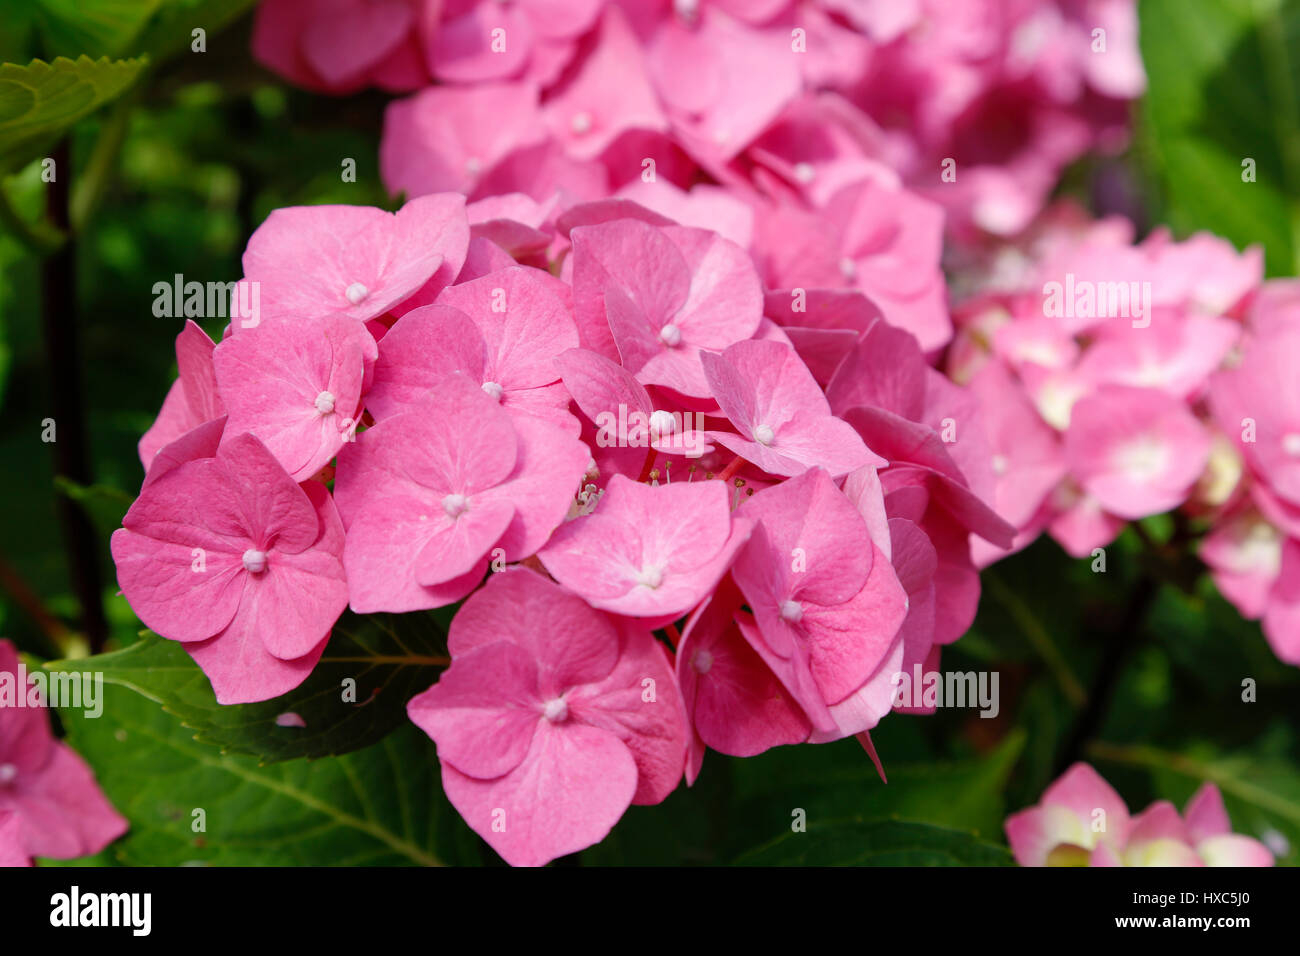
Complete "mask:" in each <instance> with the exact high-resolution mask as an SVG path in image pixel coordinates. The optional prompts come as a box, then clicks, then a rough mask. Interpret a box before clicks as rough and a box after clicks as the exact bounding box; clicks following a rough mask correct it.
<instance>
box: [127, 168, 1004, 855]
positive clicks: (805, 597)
mask: <svg viewBox="0 0 1300 956" xmlns="http://www.w3.org/2000/svg"><path fill="white" fill-rule="evenodd" d="M535 212H536V204H535V203H533V202H532V201H531V200H527V199H525V198H522V197H503V198H501V199H500V200H497V201H485V202H479V203H471V204H469V205H468V206H466V205H465V203H464V201H463V199H462V198H461V197H460V196H459V195H454V194H445V193H440V194H432V195H428V196H424V197H420V198H418V199H414V200H412V201H410V202H409V203H407V204H406V205H405V206H404V207H403V208H402V209H401V210H400V211H398V212H397V213H396V214H392V213H386V212H382V211H380V210H375V209H365V208H358V207H350V206H314V207H296V208H289V209H280V210H277V211H276V212H274V213H272V215H271V216H270V217H269V218H268V219H267V220H266V222H265V223H264V224H263V225H262V226H261V227H260V228H259V229H258V230H257V232H256V233H255V234H254V235H253V237H252V239H251V240H250V241H249V244H248V249H247V251H246V253H245V256H244V271H245V278H244V281H245V282H250V283H254V282H255V283H257V284H258V286H259V289H260V303H261V306H260V313H259V315H258V316H257V317H256V320H255V321H253V320H251V319H249V318H245V317H241V316H236V317H235V318H233V319H232V321H231V323H230V325H229V327H228V328H227V329H226V334H225V336H224V337H223V338H222V340H221V341H220V342H218V343H216V344H215V345H214V344H213V343H212V342H211V341H210V340H209V339H208V338H207V337H206V336H205V335H204V334H203V332H202V331H201V330H200V329H199V328H198V327H197V326H196V325H193V324H192V323H191V324H190V325H188V326H187V327H186V329H185V330H184V331H183V332H182V333H181V334H180V336H178V339H177V360H178V365H179V367H180V377H179V378H178V380H177V382H176V384H175V385H174V386H173V388H172V391H171V393H170V394H169V395H168V398H167V400H166V402H165V403H164V406H163V410H162V413H161V414H160V416H159V419H158V421H157V423H156V424H155V425H154V427H153V428H152V429H151V430H150V431H149V433H148V434H147V435H146V436H145V437H144V439H143V440H142V441H141V458H142V460H143V461H144V463H145V466H146V469H147V476H146V478H145V482H144V486H143V487H142V489H141V492H140V496H139V498H138V499H137V500H136V502H135V503H134V504H133V505H132V507H131V509H130V510H129V512H128V513H127V515H126V518H125V520H124V522H123V524H124V527H123V528H122V529H121V530H119V531H118V532H116V534H115V535H114V536H113V542H112V546H113V556H114V559H115V561H116V563H117V569H118V581H119V584H120V585H121V588H122V591H123V593H124V594H125V596H126V598H127V600H128V601H129V602H130V604H131V606H132V608H134V610H135V611H136V613H137V614H139V616H140V618H141V620H142V621H143V622H144V623H145V624H146V625H147V626H149V627H150V628H151V629H153V630H154V631H156V632H158V633H159V634H161V635H163V636H164V637H168V638H171V639H173V640H176V641H180V642H182V643H183V645H184V647H185V649H186V651H187V652H188V653H189V654H190V655H191V656H192V657H193V658H194V659H195V661H197V662H198V664H199V665H200V666H201V667H202V668H203V670H204V672H205V673H206V674H207V676H208V678H209V679H210V680H211V682H212V686H213V688H214V690H215V692H216V695H217V699H218V700H219V701H221V702H222V703H242V702H250V701H258V700H265V699H268V698H271V697H275V696H278V695H280V694H283V693H285V692H287V691H288V690H290V689H292V688H293V687H296V686H297V685H298V684H300V683H301V682H302V681H303V680H304V679H305V678H306V677H307V676H308V674H309V673H310V672H311V670H312V668H313V667H314V665H315V663H316V662H317V660H319V658H320V655H321V653H322V651H323V649H324V647H325V645H326V643H327V641H328V638H329V633H330V630H331V628H332V626H333V624H334V622H335V621H336V620H337V618H338V617H339V615H340V614H341V613H342V612H343V610H344V608H345V607H348V606H350V607H351V608H352V609H353V610H354V611H356V612H359V613H368V612H412V611H423V610H428V609H433V608H439V607H444V606H447V605H451V604H456V603H458V602H461V601H464V604H463V606H462V607H461V608H460V609H459V610H458V612H457V613H456V615H455V618H454V620H453V622H452V625H451V631H450V640H449V648H450V651H451V656H452V663H451V666H450V668H449V669H448V670H447V671H446V673H445V675H444V676H443V677H442V678H441V679H440V680H439V681H438V683H437V684H435V685H434V686H433V687H432V688H431V689H430V690H429V691H427V692H426V693H424V694H422V695H420V696H419V697H417V698H416V699H415V700H413V701H412V702H411V705H410V713H411V717H412V719H414V720H415V721H416V723H418V724H419V725H420V726H421V727H423V728H424V729H425V730H426V731H427V732H428V733H429V735H430V736H431V737H433V739H434V740H435V741H437V743H438V751H439V758H440V760H441V761H442V764H443V777H444V784H445V786H446V790H447V793H448V796H449V797H450V799H451V800H452V802H453V803H454V804H455V805H456V806H457V808H458V809H459V810H460V811H461V813H462V814H463V815H464V817H465V819H466V820H467V821H468V822H469V824H470V825H471V826H472V827H474V829H476V830H477V831H478V832H479V833H481V834H482V835H483V836H484V838H485V839H487V840H488V842H489V843H491V844H492V845H493V846H494V847H496V849H497V850H498V851H499V852H500V853H501V854H502V855H503V856H504V857H505V858H506V859H507V860H509V861H510V862H513V863H525V864H538V863H544V862H546V861H547V860H550V859H552V858H554V857H556V856H559V855H562V854H564V853H569V852H572V851H575V850H577V849H580V848H582V847H584V846H587V845H590V844H591V843H593V842H595V841H597V840H599V839H601V838H602V837H603V836H604V834H605V833H606V832H607V831H608V830H609V828H610V827H611V826H612V825H613V824H614V822H615V821H616V820H617V819H618V817H619V816H620V815H621V814H622V812H623V811H624V810H625V809H626V808H627V806H628V805H629V804H630V803H654V802H658V801H660V800H662V799H663V798H664V797H665V796H666V795H667V794H668V793H669V792H671V791H672V790H673V788H674V787H675V786H676V785H677V783H678V781H679V780H680V779H681V777H682V776H683V774H685V775H686V777H687V780H688V781H693V780H694V779H695V776H696V774H698V773H699V771H700V766H701V762H702V760H703V757H704V751H705V748H706V747H713V748H714V749H715V750H719V751H721V752H724V753H729V754H737V755H752V754H757V753H759V752H761V751H763V750H765V749H767V748H769V747H772V746H775V745H778V744H789V743H797V742H802V741H813V742H821V741H828V740H835V739H839V738H843V737H847V736H853V735H859V734H862V735H865V733H866V732H867V731H868V730H870V729H871V728H872V727H874V726H875V725H876V723H877V722H878V721H879V720H880V719H881V718H882V717H883V716H884V715H885V714H886V713H888V712H889V710H890V709H891V708H892V706H893V705H894V703H895V691H896V687H895V685H894V683H893V681H892V677H893V675H894V674H895V673H897V672H899V671H900V670H904V669H906V668H911V667H912V666H913V664H924V665H925V666H927V667H929V668H933V667H934V666H936V661H937V655H938V653H939V648H940V647H941V646H942V645H943V644H946V643H949V642H951V641H953V640H956V639H957V638H958V637H960V636H961V634H962V633H964V632H965V630H966V629H967V627H968V626H969V625H970V623H971V620H972V618H973V616H974V613H975V608H976V604H977V602H978V599H979V578H978V575H977V572H976V569H975V566H974V565H973V563H972V561H971V556H970V546H969V539H970V536H971V535H972V534H973V535H977V536H980V537H982V538H984V539H986V540H988V541H990V542H992V543H993V544H995V545H998V546H1001V547H1007V546H1009V545H1010V543H1011V538H1012V534H1013V528H1012V527H1011V526H1010V525H1008V524H1007V523H1005V522H1004V521H1002V519H1000V518H999V517H998V516H997V515H996V514H995V513H994V512H993V510H992V509H991V508H990V507H989V506H988V504H986V503H985V497H986V496H987V494H988V491H989V489H991V487H992V482H993V469H992V464H991V456H990V454H989V450H988V444H987V442H986V440H985V439H984V438H983V436H982V434H981V431H980V424H979V414H978V410H977V409H976V408H975V406H974V400H973V398H972V396H971V395H970V394H969V393H968V392H967V391H966V390H964V389H962V388H959V387H957V386H954V385H953V384H952V383H950V382H949V381H948V380H947V379H946V378H944V377H943V375H941V374H940V373H939V372H937V371H935V370H934V369H933V368H932V367H931V366H930V365H929V364H927V362H926V360H925V357H924V354H923V352H922V350H921V347H920V345H919V344H918V343H917V342H916V340H915V338H914V337H913V336H912V335H910V334H909V333H908V332H905V331H903V330H901V329H898V328H895V327H893V326H891V325H889V324H887V323H886V322H885V321H884V320H883V319H881V318H880V316H879V314H878V311H877V310H875V309H874V308H873V307H872V305H871V303H870V302H869V300H867V299H866V298H865V297H864V296H862V295H861V294H860V293H844V292H825V293H809V294H808V295H807V296H805V295H804V294H803V293H802V292H800V293H796V294H791V293H787V292H772V291H766V292H765V290H764V287H763V284H762V282H761V280H760V276H759V273H758V271H757V269H756V268H755V266H754V263H753V261H752V259H751V257H750V256H749V254H748V253H747V252H746V251H745V250H744V249H742V248H741V247H740V246H738V245H736V244H735V243H734V242H732V241H730V240H728V239H726V238H724V237H722V236H720V235H719V234H717V233H716V232H712V231H708V230H705V229H699V228H694V227H690V226H682V225H677V224H675V223H673V222H671V221H670V220H668V219H666V218H665V217H663V216H661V215H659V214H657V213H654V212H651V211H650V210H648V209H646V208H644V207H642V206H639V205H638V204H636V203H633V202H631V201H630V200H600V201H596V202H592V203H585V204H578V205H575V206H573V207H571V208H569V209H568V210H566V211H565V212H564V213H563V214H562V215H560V216H558V217H557V218H556V219H555V220H554V221H552V220H550V219H549V218H545V217H542V218H540V219H539V217H537V216H536V215H534V213H535ZM507 247H509V249H510V250H513V251H514V253H515V255H513V256H512V255H511V252H510V251H508V250H507ZM516 257H517V258H516ZM543 264H549V265H550V267H551V268H550V269H543V268H539V267H538V266H540V265H543ZM953 421H959V422H960V423H961V424H960V429H961V433H960V435H959V436H957V440H955V441H953V440H947V441H946V440H944V439H943V438H942V437H941V432H943V431H944V430H945V429H946V428H948V427H950V424H945V423H951V422H953ZM331 485H332V487H331ZM660 629H662V632H663V637H662V638H657V637H656V636H655V631H656V630H660ZM864 742H865V743H868V745H869V742H867V741H866V740H865V737H864ZM496 814H504V815H505V817H506V820H505V822H504V824H501V822H500V821H499V820H498V819H497V818H496V816H495V815H496Z"/></svg>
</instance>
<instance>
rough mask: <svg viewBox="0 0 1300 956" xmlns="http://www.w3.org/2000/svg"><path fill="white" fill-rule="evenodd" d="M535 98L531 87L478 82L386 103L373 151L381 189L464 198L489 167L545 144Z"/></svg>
mask: <svg viewBox="0 0 1300 956" xmlns="http://www.w3.org/2000/svg"><path fill="white" fill-rule="evenodd" d="M537 98H538V91H537V87H536V86H535V85H534V84H532V83H483V84H480V85H476V86H467V87H451V86H431V87H429V88H428V89H426V90H422V91H421V92H420V93H418V94H416V95H415V96H412V97H409V98H407V99H404V100H394V101H393V102H392V103H389V104H388V109H387V110H386V111H385V113H384V138H383V141H382V142H381V143H380V145H379V168H380V172H381V173H382V175H383V178H384V184H385V185H386V186H387V187H388V188H389V190H390V191H392V192H404V193H406V194H407V195H408V196H424V195H426V194H428V193H439V192H442V191H444V190H450V191H456V192H461V193H464V194H466V195H472V194H473V193H474V191H475V188H476V187H477V186H478V184H479V182H480V180H482V179H483V178H484V176H486V175H487V174H488V173H489V172H490V171H491V170H492V168H493V167H494V166H496V164H497V163H499V162H501V161H502V160H504V159H505V158H506V157H507V156H508V155H510V154H511V153H512V152H514V151H515V150H517V149H521V148H523V147H527V146H536V145H538V144H541V143H543V142H544V141H545V139H546V131H545V127H544V126H543V125H542V121H541V116H540V115H539V113H538V109H537ZM495 191H497V192H501V191H514V192H528V190H524V189H519V188H517V187H516V188H515V189H513V190H495ZM529 194H530V195H532V194H531V193H529ZM534 198H538V197H536V196H534Z"/></svg>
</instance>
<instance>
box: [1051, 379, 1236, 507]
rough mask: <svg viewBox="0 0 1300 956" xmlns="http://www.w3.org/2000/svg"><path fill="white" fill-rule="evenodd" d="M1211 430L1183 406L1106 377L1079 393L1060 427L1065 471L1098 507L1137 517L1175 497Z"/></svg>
mask: <svg viewBox="0 0 1300 956" xmlns="http://www.w3.org/2000/svg"><path fill="white" fill-rule="evenodd" d="M1209 455H1210V437H1209V434H1208V433H1207V432H1206V430H1205V428H1204V426H1202V425H1201V424H1200V423H1199V422H1198V421H1197V420H1196V418H1195V417H1194V416H1193V415H1192V413H1191V412H1190V411H1188V410H1187V407H1186V406H1185V405H1184V404H1183V403H1182V402H1180V401H1178V400H1176V399H1173V398H1170V397H1169V396H1168V395H1166V394H1164V393H1162V392H1157V391H1153V390H1151V389H1143V388H1130V387H1126V386H1119V385H1107V386H1104V387H1102V388H1100V389H1098V390H1097V391H1096V392H1095V393H1094V394H1092V395H1089V396H1088V397H1087V398H1084V399H1082V400H1080V401H1079V402H1078V403H1077V404H1076V405H1075V406H1074V409H1073V411H1072V413H1071V415H1070V427H1069V430H1068V431H1067V432H1066V434H1065V457H1066V461H1067V463H1068V465H1069V468H1070V473H1071V474H1072V475H1074V476H1075V477H1076V478H1078V480H1079V483H1080V484H1081V485H1082V486H1083V488H1084V490H1086V491H1087V492H1088V493H1089V494H1091V495H1092V496H1093V497H1094V498H1096V499H1097V501H1098V502H1099V503H1100V504H1101V506H1102V507H1103V508H1105V509H1106V510H1107V511H1109V512H1111V513H1112V514H1116V515H1119V516H1120V517H1121V518H1128V519H1130V520H1135V519H1137V518H1145V517H1146V516H1148V515H1154V514H1160V513H1161V512H1163V511H1168V510H1169V509H1170V508H1174V507H1176V506H1178V505H1179V504H1181V503H1182V502H1183V501H1184V499H1185V498H1186V497H1187V494H1188V492H1189V490H1190V489H1191V487H1192V484H1193V482H1195V481H1196V479H1197V478H1198V477H1199V476H1200V474H1201V472H1202V471H1203V470H1204V469H1205V465H1206V462H1207V461H1208V459H1209Z"/></svg>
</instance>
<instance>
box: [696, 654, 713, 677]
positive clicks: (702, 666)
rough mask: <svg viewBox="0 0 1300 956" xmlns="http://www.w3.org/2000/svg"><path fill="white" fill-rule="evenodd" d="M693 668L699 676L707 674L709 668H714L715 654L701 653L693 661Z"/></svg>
mask: <svg viewBox="0 0 1300 956" xmlns="http://www.w3.org/2000/svg"><path fill="white" fill-rule="evenodd" d="M691 666H692V667H694V668H695V672H696V673H697V674H707V673H708V672H709V668H710V667H712V666H713V654H712V653H711V652H709V651H700V652H699V653H698V654H696V655H695V657H693V658H692V659H691Z"/></svg>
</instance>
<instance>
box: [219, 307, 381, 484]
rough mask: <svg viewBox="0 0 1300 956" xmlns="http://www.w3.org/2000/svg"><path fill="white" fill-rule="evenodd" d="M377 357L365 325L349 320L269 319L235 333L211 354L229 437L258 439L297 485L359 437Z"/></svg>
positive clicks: (373, 341)
mask: <svg viewBox="0 0 1300 956" xmlns="http://www.w3.org/2000/svg"><path fill="white" fill-rule="evenodd" d="M377 355H378V350H377V349H376V348H375V340H374V339H373V338H371V336H370V333H369V332H367V331H366V329H365V327H364V326H363V325H362V324H361V323H359V322H356V321H355V320H353V319H350V318H346V317H344V316H328V317H326V318H323V319H319V320H317V321H315V322H312V323H311V324H306V323H302V322H292V321H288V320H273V321H267V322H262V323H259V324H258V325H257V327H255V328H252V329H248V330H245V331H244V332H242V333H241V334H239V335H232V336H231V337H230V338H228V339H226V340H224V341H223V342H222V343H221V344H220V345H219V346H217V349H216V351H215V353H214V354H213V364H214V366H215V368H216V373H217V384H218V385H219V386H220V388H221V394H222V395H223V396H224V397H225V402H226V413H227V424H226V427H227V429H228V432H229V433H230V434H232V435H242V434H244V433H251V434H253V435H256V436H257V438H258V439H260V440H261V442H262V444H264V445H265V446H266V448H267V450H268V451H270V452H271V454H273V455H275V457H276V460H277V461H279V462H280V464H281V465H282V466H283V467H284V469H285V470H286V471H287V472H289V476H290V477H291V478H293V480H294V481H306V480H307V479H308V478H311V477H312V476H313V475H315V474H316V473H317V472H319V471H320V470H321V469H322V468H323V467H325V465H327V464H329V462H330V460H331V459H332V458H333V457H334V456H335V455H336V454H338V451H339V449H340V448H342V447H343V444H344V442H348V441H351V440H352V439H353V437H354V436H355V433H356V429H357V425H358V424H359V423H360V417H361V392H362V387H363V384H364V381H365V378H366V372H367V367H368V366H370V367H373V365H374V362H375V359H376V357H377Z"/></svg>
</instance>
